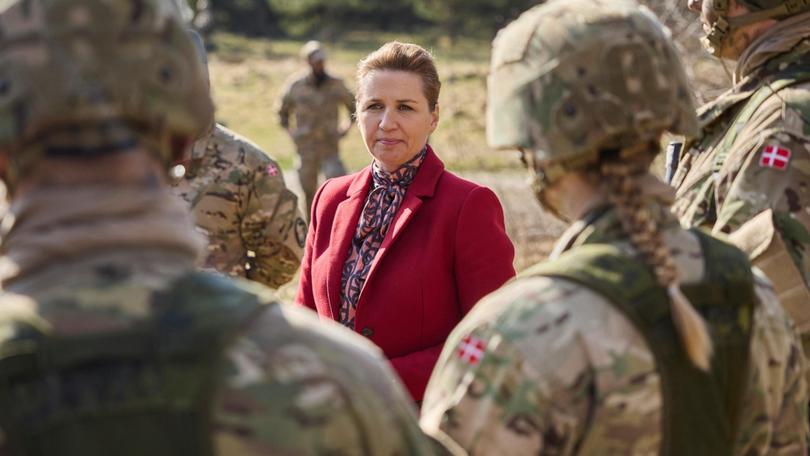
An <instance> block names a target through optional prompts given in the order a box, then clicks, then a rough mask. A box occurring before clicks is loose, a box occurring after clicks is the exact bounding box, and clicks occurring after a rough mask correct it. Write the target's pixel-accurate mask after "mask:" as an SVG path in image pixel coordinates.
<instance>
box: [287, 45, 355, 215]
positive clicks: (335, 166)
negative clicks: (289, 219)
mask: <svg viewBox="0 0 810 456" xmlns="http://www.w3.org/2000/svg"><path fill="white" fill-rule="evenodd" d="M301 57H302V58H303V59H304V60H305V61H306V62H307V64H308V65H309V70H308V71H307V72H306V73H305V74H303V75H295V76H293V77H292V78H291V80H290V81H288V82H287V85H286V88H285V89H284V93H283V95H282V96H281V106H280V108H279V110H278V116H279V122H280V123H281V127H282V128H284V129H285V130H286V131H287V132H288V133H289V135H290V137H291V138H292V140H293V142H295V147H296V149H297V151H298V160H299V162H298V178H299V180H300V181H301V189H302V190H303V191H304V195H305V198H306V203H307V205H306V211H307V214H309V210H310V208H311V207H312V198H313V197H314V196H315V191H316V190H317V189H318V173H319V172H320V171H323V174H324V176H325V177H326V178H327V179H329V178H332V177H338V176H342V175H344V174H346V168H345V167H344V166H343V162H341V161H340V155H339V149H338V141H340V139H341V138H343V137H344V136H346V133H348V131H349V129H350V128H351V124H352V122H353V121H354V110H355V103H354V95H352V93H351V91H349V89H348V88H347V87H346V84H344V83H343V80H342V79H340V78H337V77H334V76H332V75H331V74H329V73H327V72H326V66H325V64H326V52H325V51H324V49H323V47H322V46H321V43H319V42H317V41H310V42H308V43H306V44H305V45H304V47H303V48H302V49H301ZM341 106H344V107H345V108H346V110H347V111H348V113H349V120H348V123H347V124H346V125H345V126H343V127H339V126H338V120H339V117H340V113H339V108H340V107H341ZM293 115H294V117H295V122H294V123H293V124H290V117H291V116H293Z"/></svg>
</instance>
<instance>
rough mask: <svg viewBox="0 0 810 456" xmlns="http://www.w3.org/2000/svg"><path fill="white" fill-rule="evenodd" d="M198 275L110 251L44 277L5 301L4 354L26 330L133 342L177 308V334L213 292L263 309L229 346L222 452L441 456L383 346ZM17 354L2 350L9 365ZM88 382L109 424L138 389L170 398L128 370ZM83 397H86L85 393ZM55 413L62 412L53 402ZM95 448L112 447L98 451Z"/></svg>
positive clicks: (182, 262) (157, 252)
mask: <svg viewBox="0 0 810 456" xmlns="http://www.w3.org/2000/svg"><path fill="white" fill-rule="evenodd" d="M191 268H192V263H191V260H190V258H186V257H178V255H177V254H176V253H175V252H172V251H167V250H166V249H159V248H154V247H153V248H149V247H146V248H143V249H137V250H131V249H118V250H115V249H112V250H106V251H102V252H97V253H96V254H94V255H92V256H86V257H83V258H81V259H75V260H72V261H69V262H62V263H59V264H56V265H53V266H51V267H49V268H45V269H42V270H39V271H38V272H36V273H34V274H31V275H28V276H26V277H25V278H21V279H19V280H17V281H15V282H14V283H13V284H11V286H10V287H9V288H7V289H6V290H4V292H3V293H2V294H0V309H3V310H2V311H0V345H2V346H5V345H4V344H6V343H7V342H8V341H9V340H12V339H19V338H20V337H22V338H25V337H30V335H29V336H26V335H24V334H22V333H20V332H18V331H19V328H20V326H19V322H21V321H24V322H26V323H28V324H30V325H31V326H33V327H36V328H38V330H39V331H41V332H42V333H44V334H45V335H46V337H52V336H59V337H61V338H65V337H67V338H68V339H69V340H82V338H88V337H89V338H92V337H96V336H95V335H96V334H101V335H102V336H108V337H109V335H111V334H112V335H115V334H117V333H121V332H126V331H128V330H129V329H130V328H133V327H136V325H138V324H139V322H142V321H144V320H146V319H149V318H150V316H151V315H153V314H155V313H156V312H158V311H163V312H165V311H167V310H168V311H169V312H170V313H171V315H173V318H172V321H174V323H173V324H179V325H181V327H182V326H183V325H187V324H188V323H187V322H184V319H183V317H184V315H185V314H184V312H186V311H185V310H183V307H182V305H179V304H178V303H179V302H183V301H188V299H184V296H199V295H200V294H201V293H204V294H205V295H206V296H208V297H209V298H207V299H209V300H210V299H212V298H211V296H214V297H215V298H213V299H218V300H219V301H220V304H222V305H223V306H231V307H234V308H237V307H239V305H240V304H241V303H245V302H256V303H257V304H258V306H259V308H260V309H262V310H261V311H260V312H259V313H258V314H253V316H252V317H250V318H249V319H248V320H247V322H246V324H244V325H243V327H242V329H241V330H239V331H238V334H237V335H236V336H235V338H234V339H232V342H231V343H230V344H228V345H227V346H226V351H225V353H224V359H223V364H222V366H221V369H220V370H219V374H218V376H217V377H218V379H217V380H216V383H215V384H216V385H217V386H216V387H215V389H214V392H213V395H214V397H213V402H212V404H213V405H212V409H211V416H212V422H211V429H213V430H214V431H213V432H214V435H213V439H212V441H213V443H214V445H215V447H216V451H215V452H214V454H218V455H221V456H226V455H240V456H241V455H267V454H296V455H322V454H335V455H338V454H340V455H422V454H432V451H433V450H432V449H431V447H430V446H429V445H430V444H429V442H428V440H427V439H426V437H425V436H424V435H423V434H422V432H421V431H420V429H419V426H418V423H417V420H416V416H415V413H414V410H413V407H412V403H411V401H410V399H409V398H408V396H407V394H406V393H405V392H404V390H403V388H402V387H401V385H400V384H399V382H398V381H397V380H396V378H395V375H394V374H393V372H392V371H391V370H390V368H388V367H387V364H386V361H385V359H384V357H383V356H382V354H381V353H380V351H379V350H378V349H377V348H375V347H373V346H372V345H371V344H370V343H369V342H367V341H365V340H364V339H363V338H362V337H359V336H357V335H355V334H352V333H351V332H350V331H347V330H345V329H343V328H341V327H339V325H337V324H330V323H328V322H322V321H318V318H317V317H316V316H315V315H314V314H312V313H310V312H309V311H307V310H304V309H301V308H298V307H294V306H288V305H285V304H281V303H279V302H276V301H275V300H274V297H273V295H272V293H271V292H270V291H269V290H268V289H266V288H265V287H263V286H261V285H258V284H255V283H251V282H247V281H232V280H230V279H228V278H225V277H221V276H219V275H214V274H208V273H191ZM192 276H193V277H196V279H195V282H196V285H197V286H196V287H194V289H192V288H191V287H188V285H187V284H188V283H189V282H188V280H187V278H188V277H192ZM172 298H174V299H172ZM193 301H195V302H200V301H199V300H196V298H195V299H193ZM203 301H204V299H203ZM202 304H203V305H208V304H206V303H204V302H203V303H202ZM12 322H14V323H15V324H12ZM170 337H171V336H170ZM8 353H9V352H8V351H5V352H2V353H1V354H2V356H0V359H2V358H3V357H4V356H8ZM107 361H109V360H107ZM100 365H101V366H106V364H104V363H102V364H100ZM111 365H113V366H115V363H114V362H113V363H111ZM136 369H137V367H136ZM93 372H95V374H94V373H93ZM214 372H216V371H214ZM84 375H85V376H84V377H83V379H84V381H85V383H86V384H88V385H92V388H90V389H92V391H94V393H91V392H81V393H80V396H78V397H81V398H83V399H82V400H86V403H85V404H84V405H86V406H87V408H89V409H90V410H95V411H96V413H98V410H99V409H101V410H102V412H101V413H102V414H104V415H105V416H116V414H115V413H114V412H115V411H118V409H116V407H117V406H119V405H120V404H121V403H122V401H124V400H125V399H126V398H127V393H128V392H130V391H131V390H135V391H141V394H147V392H151V391H165V388H167V385H163V384H160V385H154V384H153V385H152V386H151V387H150V388H147V390H138V389H137V388H143V385H141V384H139V383H138V379H140V378H141V377H142V376H140V375H138V372H137V371H131V370H130V371H127V375H124V376H120V375H118V376H116V375H113V374H110V373H108V372H105V371H104V370H103V369H101V370H99V369H98V368H96V369H95V370H94V371H89V372H87V373H85V374H84ZM88 375H89V376H88ZM93 375H95V377H94V376H93ZM57 378H61V377H58V376H57ZM169 380H170V379H164V381H167V382H168V381H169ZM152 381H153V382H154V381H155V380H154V379H153V380H152ZM155 388H157V389H155ZM161 388H163V389H161ZM72 391H73V390H72ZM76 391H83V390H76ZM104 391H107V392H110V391H115V392H116V393H115V394H104ZM145 391H147V392H145ZM85 393H86V397H85V396H82V395H81V394H85ZM91 396H92V399H87V398H89V397H91ZM139 398H140V396H138V398H136V399H135V400H136V401H137V400H139ZM74 400H76V398H74ZM99 401H101V402H99ZM104 401H108V402H109V403H108V404H105V403H104ZM50 403H51V404H59V402H58V401H57V402H54V398H51V402H50ZM123 403H126V402H123ZM77 404H82V402H81V400H80V401H79V402H78V403H74V402H71V404H70V405H69V406H68V407H71V410H70V412H71V413H68V414H58V413H52V414H50V416H47V417H45V418H46V419H48V420H55V421H56V422H57V423H61V424H57V425H55V426H53V427H48V429H63V428H60V426H64V425H66V424H69V422H70V420H72V419H76V420H81V419H82V418H83V417H85V416H83V415H82V413H85V408H83V407H81V406H78V405H77ZM104 410H106V411H104ZM136 410H139V409H136ZM42 418H43V417H42V416H39V417H38V419H42ZM85 418H86V417H85ZM91 419H92V418H91ZM66 421H67V422H66ZM86 422H87V421H85V423H86ZM105 425H110V423H109V422H107V423H106V424H105ZM136 431H140V432H136ZM133 432H134V433H135V434H134V435H135V438H149V437H151V438H156V439H171V434H167V433H168V432H169V431H166V432H165V433H164V435H151V434H150V435H143V434H144V431H143V428H136V429H133ZM7 438H8V437H7V436H5V437H4V434H3V431H2V429H0V455H8V454H10V453H9V448H7V447H6V444H5V443H4V442H6V441H7V440H6V439H7ZM73 444H74V446H78V447H81V446H82V445H83V444H82V443H81V442H73ZM110 444H111V445H114V448H109V447H108V448H107V449H108V450H109V451H108V452H106V453H102V454H112V453H113V452H115V453H116V454H129V453H127V446H126V442H120V441H117V442H112V443H110ZM90 446H94V447H95V448H99V447H101V448H102V449H103V448H104V447H103V445H100V444H99V443H98V442H94V444H93V445H90ZM129 451H130V452H131V451H133V450H129ZM91 454H93V453H91ZM94 454H100V453H94Z"/></svg>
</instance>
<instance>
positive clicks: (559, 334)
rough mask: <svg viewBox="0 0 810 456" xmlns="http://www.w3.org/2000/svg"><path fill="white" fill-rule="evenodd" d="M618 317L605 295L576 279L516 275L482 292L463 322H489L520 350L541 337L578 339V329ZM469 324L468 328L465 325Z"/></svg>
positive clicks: (561, 340)
mask: <svg viewBox="0 0 810 456" xmlns="http://www.w3.org/2000/svg"><path fill="white" fill-rule="evenodd" d="M617 319H618V320H623V321H626V322H627V324H629V321H627V320H626V318H625V317H624V315H623V314H621V312H620V311H618V310H617V309H615V308H614V307H613V305H612V304H611V303H610V301H608V299H607V298H605V297H604V296H602V295H601V294H599V293H597V292H595V291H593V290H591V289H589V288H587V287H585V286H583V285H580V284H578V283H575V282H572V281H569V280H566V279H562V278H554V277H545V276H529V277H520V278H518V279H515V280H513V281H512V282H510V283H508V284H507V285H505V286H504V287H502V288H501V289H500V290H498V291H496V292H494V293H492V294H490V295H489V296H487V297H486V298H484V299H483V300H482V301H481V302H480V303H479V304H478V305H477V306H476V307H475V308H474V309H473V311H472V312H470V315H469V316H468V317H467V318H465V319H464V322H463V325H466V326H470V327H479V328H480V327H489V331H492V332H494V333H497V334H498V335H499V336H500V337H504V338H506V339H511V342H513V343H514V344H515V345H516V346H517V347H519V348H520V347H522V349H523V350H529V351H531V350H534V348H533V347H534V346H535V345H536V344H538V343H542V342H541V341H540V340H539V339H543V340H549V341H550V340H556V341H557V342H556V343H555V345H557V344H565V343H571V344H576V343H579V341H578V336H577V334H579V333H581V332H585V331H588V330H589V329H588V328H589V327H591V326H593V325H594V324H597V323H599V322H605V321H610V320H617ZM470 329H472V328H470Z"/></svg>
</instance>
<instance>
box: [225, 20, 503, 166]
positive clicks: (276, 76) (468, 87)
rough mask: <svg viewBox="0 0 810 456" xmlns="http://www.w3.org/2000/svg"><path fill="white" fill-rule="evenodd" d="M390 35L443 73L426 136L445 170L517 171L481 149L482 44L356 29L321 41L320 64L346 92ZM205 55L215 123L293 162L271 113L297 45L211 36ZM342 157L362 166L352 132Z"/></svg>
mask: <svg viewBox="0 0 810 456" xmlns="http://www.w3.org/2000/svg"><path fill="white" fill-rule="evenodd" d="M393 39H397V40H400V41H410V42H416V43H418V44H420V45H422V46H425V47H426V48H428V49H429V50H431V52H433V54H434V56H435V57H436V59H437V63H438V67H439V74H440V76H441V78H442V82H443V87H442V95H441V97H440V99H439V106H440V110H441V111H440V113H441V114H440V115H441V120H440V124H439V128H438V130H437V131H436V133H435V134H434V137H433V138H431V144H432V145H433V146H434V148H435V149H436V150H437V152H438V153H439V155H440V156H441V157H442V159H443V160H444V162H445V164H446V165H447V166H448V168H451V169H456V170H474V169H484V170H499V169H504V168H518V167H519V163H517V161H516V160H515V155H514V154H511V153H503V152H497V151H492V150H490V149H489V148H488V147H487V146H486V139H485V134H484V110H485V105H486V72H487V66H488V58H489V57H488V56H489V43H487V42H479V41H464V40H462V41H459V42H456V43H453V46H449V45H448V44H447V43H444V42H443V40H442V39H441V38H434V37H431V36H429V35H425V36H408V35H401V34H399V35H398V34H379V33H366V32H363V33H361V32H357V33H354V34H350V35H349V36H347V37H346V38H345V39H344V40H341V41H340V42H337V43H326V48H327V51H328V53H329V58H328V61H327V68H328V70H329V71H330V72H332V73H333V74H335V75H337V76H339V77H342V78H344V79H345V80H346V81H347V84H348V85H349V87H351V88H352V89H354V88H355V84H354V71H355V67H356V65H357V62H358V61H359V60H360V59H361V58H363V57H364V56H365V55H367V54H368V53H369V52H371V51H373V50H374V49H376V48H377V47H379V46H380V45H381V44H382V43H384V42H386V41H389V40H393ZM212 43H213V47H214V50H213V51H212V52H211V55H210V70H211V82H212V87H213V93H214V99H215V101H216V104H217V117H218V120H219V121H220V122H223V123H225V124H226V125H228V126H229V127H230V128H232V129H234V130H235V131H237V132H239V133H241V134H242V135H245V136H247V137H248V138H250V139H252V140H253V141H254V142H256V143H257V144H259V146H261V147H262V148H263V149H264V150H265V151H267V153H269V154H270V155H272V156H273V157H274V158H276V159H277V160H278V161H279V163H280V164H281V166H282V167H284V168H291V167H293V166H294V163H295V158H296V154H295V148H294V146H293V143H292V141H290V139H289V138H288V137H287V134H286V132H284V131H283V130H282V129H281V127H279V126H278V119H277V116H276V102H277V100H278V98H279V96H280V94H281V92H282V90H283V87H284V82H285V80H286V79H287V78H288V77H289V76H290V75H292V74H295V73H297V72H301V71H304V70H305V66H304V64H303V62H301V61H300V59H299V57H298V51H299V49H300V48H301V45H302V44H303V42H301V41H289V40H278V41H272V42H271V41H269V40H266V39H252V38H245V37H241V36H236V35H230V34H215V35H214V37H213V40H212ZM341 155H342V157H343V159H344V161H345V163H346V165H347V166H348V167H349V169H351V170H357V169H360V168H362V167H363V166H365V165H367V164H368V163H369V161H370V160H369V157H368V154H367V152H366V150H365V146H364V145H363V142H362V140H361V138H360V133H359V132H358V131H357V129H354V130H353V131H352V132H350V133H349V135H348V136H347V137H346V139H344V140H343V141H342V142H341Z"/></svg>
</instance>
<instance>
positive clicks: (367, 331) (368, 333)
mask: <svg viewBox="0 0 810 456" xmlns="http://www.w3.org/2000/svg"><path fill="white" fill-rule="evenodd" d="M360 334H362V335H364V336H365V337H371V336H373V335H374V330H373V329H371V328H369V327H368V326H366V327H365V328H363V329H362V330H360Z"/></svg>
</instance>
